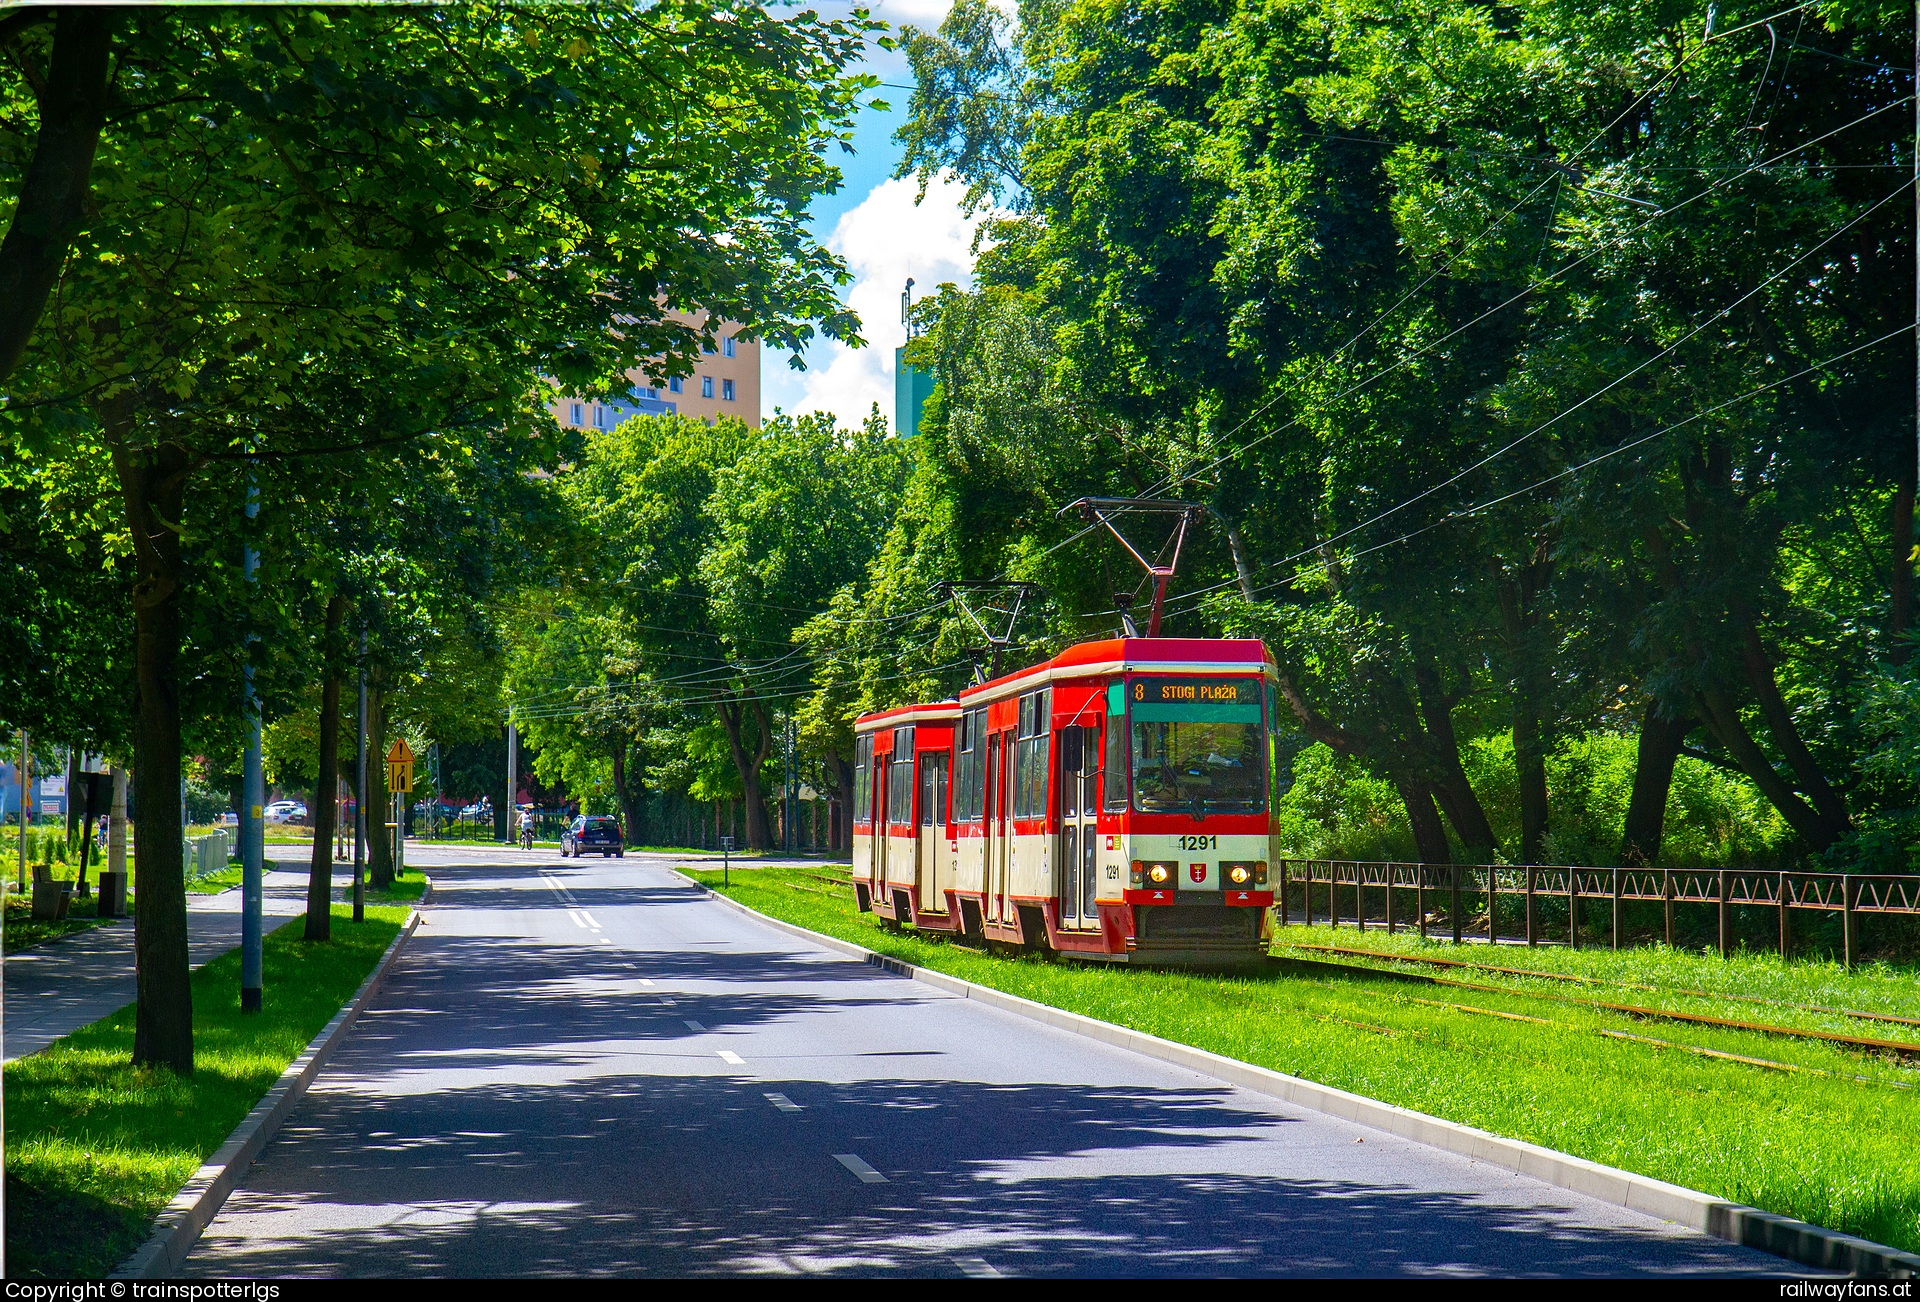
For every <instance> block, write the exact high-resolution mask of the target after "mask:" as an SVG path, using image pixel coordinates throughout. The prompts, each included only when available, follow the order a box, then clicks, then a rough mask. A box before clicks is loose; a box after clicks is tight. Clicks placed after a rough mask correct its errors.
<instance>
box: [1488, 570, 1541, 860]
mask: <svg viewBox="0 0 1920 1302" xmlns="http://www.w3.org/2000/svg"><path fill="white" fill-rule="evenodd" d="M1544 567H1545V562H1544V561H1536V563H1535V564H1533V565H1530V566H1527V567H1525V568H1523V569H1522V570H1521V573H1520V576H1519V577H1518V578H1515V577H1511V576H1508V575H1507V574H1505V573H1504V572H1502V573H1499V574H1498V575H1497V577H1496V579H1495V584H1496V588H1497V590H1498V593H1499V597H1500V620H1501V623H1502V625H1503V626H1504V628H1505V632H1506V642H1507V660H1508V663H1509V665H1510V667H1511V677H1510V681H1509V683H1508V687H1507V690H1508V692H1509V694H1510V695H1511V696H1512V699H1513V708H1512V716H1513V718H1512V730H1513V765H1514V769H1515V772H1516V775H1517V776H1518V778H1519V783H1520V862H1522V863H1538V862H1540V846H1541V843H1542V841H1543V840H1544V839H1545V837H1546V834H1547V815H1548V807H1547V755H1546V751H1547V748H1546V744H1545V739H1544V738H1543V737H1542V736H1541V728H1540V696H1541V693H1540V690H1539V674H1538V673H1537V672H1536V667H1537V664H1538V658H1537V648H1536V647H1535V638H1536V628H1537V622H1538V621H1537V617H1536V610H1535V606H1534V602H1533V600H1532V599H1533V597H1534V596H1535V595H1536V593H1537V592H1538V590H1539V589H1540V587H1541V586H1543V584H1544Z"/></svg>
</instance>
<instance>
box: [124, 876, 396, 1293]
mask: <svg viewBox="0 0 1920 1302" xmlns="http://www.w3.org/2000/svg"><path fill="white" fill-rule="evenodd" d="M432 891H433V880H432V879H431V878H428V879H427V881H426V888H425V889H424V890H423V891H422V892H421V895H420V903H421V904H425V903H426V902H427V896H428V895H430V894H431V893H432ZM419 925H420V910H419V909H418V908H415V909H413V910H412V911H411V912H409V913H408V915H407V922H406V925H405V926H403V927H401V928H400V934H399V935H397V936H395V937H394V938H393V943H392V944H391V945H388V946H387V952H386V953H385V954H382V955H381V956H380V961H379V963H377V964H375V965H374V969H373V972H372V973H371V974H370V975H369V976H368V977H367V979H366V980H365V981H363V982H361V983H360V988H359V989H358V990H356V991H355V992H354V995H353V998H352V999H350V1000H348V1001H347V1004H346V1006H345V1007H344V1008H342V1009H341V1010H340V1011H339V1012H337V1013H335V1014H334V1015H333V1020H332V1021H330V1022H328V1023H327V1024H326V1026H325V1027H323V1028H322V1029H321V1031H320V1034H318V1035H316V1036H314V1037H313V1039H312V1040H311V1041H310V1042H309V1043H308V1044H307V1047H306V1048H305V1049H304V1050H303V1051H302V1052H301V1054H300V1056H299V1057H298V1058H295V1059H294V1060H293V1061H292V1062H290V1063H288V1064H287V1069H286V1070H285V1071H283V1072H281V1073H280V1079H279V1080H277V1081H275V1082H274V1085H273V1088H272V1089H270V1090H268V1091H267V1093H266V1097H265V1098H263V1099H261V1100H260V1101H259V1102H258V1103H256V1104H254V1106H253V1111H251V1112H249V1113H247V1116H246V1119H245V1120H244V1121H242V1122H241V1123H240V1124H239V1125H238V1126H236V1127H235V1128H234V1131H233V1133H232V1134H231V1135H228V1136H227V1140H226V1142H225V1143H224V1144H222V1145H220V1147H219V1149H218V1150H216V1151H215V1153H214V1155H213V1156H212V1157H210V1158H208V1159H207V1160H206V1161H205V1162H204V1163H202V1164H201V1166H200V1169H199V1170H198V1171H195V1172H194V1173H193V1178H192V1179H191V1180H188V1181H187V1183H186V1184H185V1185H184V1186H182V1187H181V1190H180V1192H179V1193H177V1194H175V1195H174V1196H173V1201H172V1202H170V1203H168V1204H167V1206H166V1210H164V1211H162V1212H161V1213H160V1215H159V1216H158V1217H157V1218H155V1220H154V1223H153V1233H152V1235H150V1236H149V1237H148V1239H147V1241H146V1242H145V1243H143V1244H141V1245H140V1247H139V1248H137V1249H135V1250H134V1253H133V1255H132V1256H130V1257H128V1258H127V1259H126V1260H125V1261H123V1262H121V1263H120V1265H119V1267H118V1268H117V1269H115V1270H114V1272H113V1273H112V1274H111V1275H109V1276H108V1277H107V1278H109V1279H168V1278H170V1277H171V1276H172V1275H173V1274H174V1273H175V1272H176V1271H178V1270H179V1269H180V1268H181V1267H182V1266H183V1265H185V1264H186V1260H187V1253H188V1252H190V1251H192V1249H193V1245H194V1244H195V1243H197V1242H199V1240H200V1234H201V1231H203V1230H205V1229H206V1228H207V1226H208V1224H210V1223H211V1222H212V1220H213V1218H214V1217H215V1216H216V1215H217V1214H218V1213H219V1211H220V1208H221V1206H222V1205H224V1204H225V1203H226V1201H227V1195H228V1194H230V1193H232V1192H233V1190H234V1188H235V1186H237V1185H238V1184H239V1183H240V1179H241V1177H242V1176H244V1175H246V1173H247V1170H248V1168H249V1167H251V1166H252V1165H253V1162H254V1159H255V1158H257V1157H259V1156H260V1152H261V1150H262V1149H264V1148H265V1147H266V1146H267V1141H268V1140H270V1139H272V1138H273V1136H274V1134H275V1132H277V1131H278V1130H279V1129H280V1127H281V1125H282V1124H284V1123H285V1121H286V1119H287V1116H288V1114H290V1113H291V1112H292V1111H293V1107H294V1104H296V1103H298V1102H299V1101H300V1098H301V1096H302V1095H304V1094H305V1093H306V1092H307V1087H308V1086H309V1085H311V1084H313V1078H314V1077H315V1076H317V1075H319V1074H320V1068H321V1067H322V1066H323V1065H325V1063H326V1061H327V1059H328V1058H329V1057H331V1056H332V1054H333V1051H334V1049H336V1048H337V1047H339V1044H340V1042H341V1041H342V1040H344V1039H346V1038H347V1032H348V1031H350V1030H352V1029H353V1024H354V1023H355V1022H357V1021H359V1020H360V1013H361V1010H362V1009H364V1008H365V1007H366V1006H367V1004H368V1003H369V1002H371V1001H372V999H373V996H374V995H375V994H376V993H377V992H378V991H379V989H380V983H381V982H382V981H384V980H385V979H386V976H387V972H388V970H389V969H391V968H392V967H393V964H394V961H395V960H396V959H398V958H399V957H400V950H401V948H402V947H403V946H405V944H406V943H407V938H408V937H409V936H411V935H413V933H414V930H415V929H416V928H417V927H418V926H419Z"/></svg>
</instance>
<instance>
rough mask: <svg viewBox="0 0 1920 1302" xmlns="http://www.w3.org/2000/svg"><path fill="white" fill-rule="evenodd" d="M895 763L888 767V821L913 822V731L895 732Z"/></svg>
mask: <svg viewBox="0 0 1920 1302" xmlns="http://www.w3.org/2000/svg"><path fill="white" fill-rule="evenodd" d="M892 759H893V762H892V763H891V764H889V765H888V766H887V775H888V776H887V787H888V791H887V821H888V822H890V823H893V824H896V825H899V824H906V823H911V822H913V729H911V728H895V729H894V730H893V756H892Z"/></svg>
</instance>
